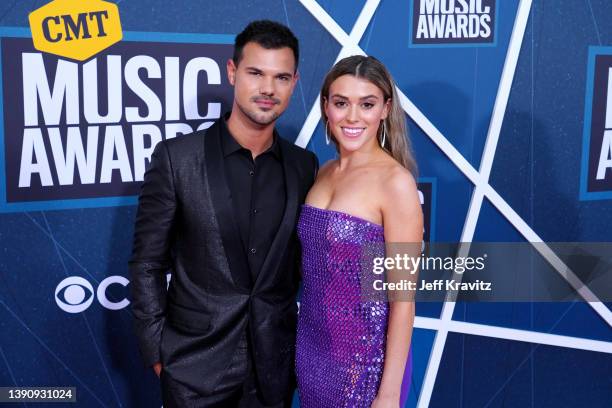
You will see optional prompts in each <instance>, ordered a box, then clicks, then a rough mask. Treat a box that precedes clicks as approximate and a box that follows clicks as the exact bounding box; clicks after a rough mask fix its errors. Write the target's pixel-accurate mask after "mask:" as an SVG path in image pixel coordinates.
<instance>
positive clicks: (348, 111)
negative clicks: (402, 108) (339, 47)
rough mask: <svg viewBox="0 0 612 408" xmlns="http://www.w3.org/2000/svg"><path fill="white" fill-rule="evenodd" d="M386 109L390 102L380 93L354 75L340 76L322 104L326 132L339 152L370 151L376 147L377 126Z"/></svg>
mask: <svg viewBox="0 0 612 408" xmlns="http://www.w3.org/2000/svg"><path fill="white" fill-rule="evenodd" d="M388 110H389V103H388V102H385V100H384V96H383V93H382V90H381V89H380V88H378V87H377V86H376V85H374V84H373V83H372V82H370V81H368V80H366V79H362V78H357V77H355V76H353V75H343V76H341V77H338V78H337V79H336V80H335V81H334V82H332V83H331V86H330V87H329V98H328V99H327V100H326V101H325V114H326V115H327V119H328V121H329V125H328V126H329V132H330V133H333V135H334V137H335V138H336V140H337V141H338V144H339V145H340V150H341V151H342V150H345V151H349V152H352V151H356V150H360V149H370V148H372V147H373V146H375V145H376V144H378V141H377V139H376V135H377V132H378V127H379V126H380V125H381V120H383V119H385V118H386V117H387V114H388Z"/></svg>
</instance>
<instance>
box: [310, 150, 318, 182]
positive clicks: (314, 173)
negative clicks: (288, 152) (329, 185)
mask: <svg viewBox="0 0 612 408" xmlns="http://www.w3.org/2000/svg"><path fill="white" fill-rule="evenodd" d="M311 154H312V161H313V168H314V170H313V177H312V181H313V183H314V180H316V178H317V173H318V172H319V158H318V157H317V155H316V154H314V153H312V152H311Z"/></svg>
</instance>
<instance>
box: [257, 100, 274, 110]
mask: <svg viewBox="0 0 612 408" xmlns="http://www.w3.org/2000/svg"><path fill="white" fill-rule="evenodd" d="M255 103H256V104H257V106H260V107H262V108H268V109H269V108H272V107H273V106H274V105H277V104H278V101H276V100H274V99H264V98H257V99H255Z"/></svg>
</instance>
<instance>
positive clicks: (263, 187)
mask: <svg viewBox="0 0 612 408" xmlns="http://www.w3.org/2000/svg"><path fill="white" fill-rule="evenodd" d="M273 137H274V139H273V141H272V145H271V146H270V148H269V149H268V150H266V151H265V152H263V153H261V154H259V155H258V156H257V157H256V158H255V160H253V155H252V153H251V151H250V150H248V149H245V148H244V147H242V146H241V145H240V144H239V143H238V142H237V141H236V139H234V137H233V136H232V135H231V133H230V132H229V130H228V128H227V124H226V123H225V120H224V121H223V126H222V130H221V146H222V149H223V160H224V166H225V174H226V175H227V183H228V185H229V189H230V193H231V196H232V204H233V210H234V214H235V216H236V221H237V224H238V228H239V230H240V237H241V238H242V244H243V247H244V250H245V251H246V253H247V255H248V260H249V268H250V272H251V278H252V279H253V282H254V281H255V278H256V277H257V275H258V274H259V271H260V270H261V266H262V264H263V262H264V260H265V259H266V255H267V254H268V251H269V249H270V246H271V245H272V241H273V240H274V237H275V236H276V233H277V231H278V228H279V226H280V223H281V220H282V218H283V213H284V211H285V201H286V191H285V177H284V171H283V165H282V160H281V149H280V147H279V145H278V142H277V138H278V137H279V136H278V134H277V133H276V132H274V136H273Z"/></svg>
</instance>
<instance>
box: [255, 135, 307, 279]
mask: <svg viewBox="0 0 612 408" xmlns="http://www.w3.org/2000/svg"><path fill="white" fill-rule="evenodd" d="M279 143H280V147H281V149H282V150H281V152H282V160H283V171H284V176H285V191H286V193H287V196H286V200H287V201H286V203H285V212H284V214H283V219H282V221H281V224H280V227H279V229H278V232H277V233H276V236H275V237H274V241H272V245H271V246H270V250H269V251H268V253H267V254H266V259H265V260H264V263H263V265H262V267H261V271H260V273H259V274H258V275H257V279H256V281H255V288H257V287H258V286H261V285H262V284H263V281H266V280H268V281H269V280H270V279H273V278H274V276H275V274H276V273H277V270H278V267H279V264H280V261H281V258H282V255H283V254H284V252H285V250H286V248H287V245H288V244H289V241H290V239H291V235H292V234H293V230H294V228H295V223H296V218H297V210H298V204H299V202H298V201H299V194H298V186H299V177H298V174H297V170H296V169H295V167H294V164H293V163H294V161H293V157H291V154H290V152H289V149H287V148H286V147H284V143H282V142H281V140H280V137H279Z"/></svg>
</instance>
